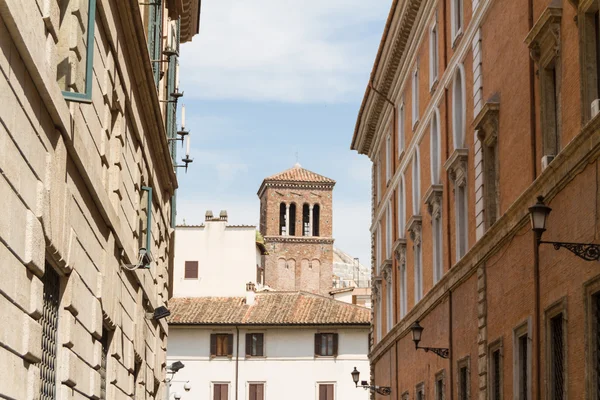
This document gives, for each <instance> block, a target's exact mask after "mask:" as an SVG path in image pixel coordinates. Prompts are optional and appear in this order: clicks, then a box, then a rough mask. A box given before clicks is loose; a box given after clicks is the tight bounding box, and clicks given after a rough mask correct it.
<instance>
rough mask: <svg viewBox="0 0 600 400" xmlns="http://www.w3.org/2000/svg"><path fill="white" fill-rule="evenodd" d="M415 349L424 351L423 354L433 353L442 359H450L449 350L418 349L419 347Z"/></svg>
mask: <svg viewBox="0 0 600 400" xmlns="http://www.w3.org/2000/svg"><path fill="white" fill-rule="evenodd" d="M417 349H421V350H425V352H429V351H431V352H432V353H435V354H437V355H438V356H440V357H442V358H448V357H450V349H445V348H441V347H419V346H417Z"/></svg>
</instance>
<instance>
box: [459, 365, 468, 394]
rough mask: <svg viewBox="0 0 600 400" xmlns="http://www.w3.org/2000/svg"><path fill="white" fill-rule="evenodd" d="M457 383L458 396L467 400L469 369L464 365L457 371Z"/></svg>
mask: <svg viewBox="0 0 600 400" xmlns="http://www.w3.org/2000/svg"><path fill="white" fill-rule="evenodd" d="M458 385H459V386H458V398H459V399H460V400H468V398H469V397H468V393H469V370H468V368H467V367H466V366H464V367H461V368H460V370H459V371H458Z"/></svg>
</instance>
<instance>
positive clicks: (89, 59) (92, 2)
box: [61, 0, 96, 104]
mask: <svg viewBox="0 0 600 400" xmlns="http://www.w3.org/2000/svg"><path fill="white" fill-rule="evenodd" d="M88 1H89V3H88V20H87V41H86V43H87V48H86V55H85V91H84V92H68V91H65V90H61V92H62V95H63V97H64V99H65V100H66V101H72V102H76V103H87V104H91V103H92V88H93V80H92V79H93V71H94V47H95V45H94V34H95V30H96V0H88ZM90 43H91V51H90Z"/></svg>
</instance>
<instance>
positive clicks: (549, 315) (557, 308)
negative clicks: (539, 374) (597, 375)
mask: <svg viewBox="0 0 600 400" xmlns="http://www.w3.org/2000/svg"><path fill="white" fill-rule="evenodd" d="M558 316H561V318H562V341H563V342H562V344H563V351H562V352H563V365H562V368H563V369H562V371H563V382H564V384H563V396H562V399H560V400H565V399H567V398H568V390H566V388H567V387H568V380H569V373H568V363H567V362H566V361H567V354H568V352H567V349H568V342H567V339H568V335H567V299H566V297H563V298H562V299H560V300H558V301H557V302H555V303H554V304H552V305H551V306H550V307H548V308H547V309H546V310H545V312H544V320H545V325H546V326H545V328H546V329H545V330H546V346H545V347H546V360H547V362H546V363H545V364H546V382H547V387H546V391H547V396H546V397H547V398H548V399H549V400H555V399H556V397H555V396H554V390H553V383H554V374H553V369H552V367H553V364H552V353H553V346H552V345H553V340H552V333H553V332H552V320H553V319H554V318H556V317H558Z"/></svg>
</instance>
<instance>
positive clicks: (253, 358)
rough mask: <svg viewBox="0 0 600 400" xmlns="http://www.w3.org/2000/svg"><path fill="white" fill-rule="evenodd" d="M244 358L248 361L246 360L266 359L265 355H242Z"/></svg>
mask: <svg viewBox="0 0 600 400" xmlns="http://www.w3.org/2000/svg"><path fill="white" fill-rule="evenodd" d="M244 359H245V360H246V361H248V360H258V361H261V360H266V359H267V356H246V357H244Z"/></svg>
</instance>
